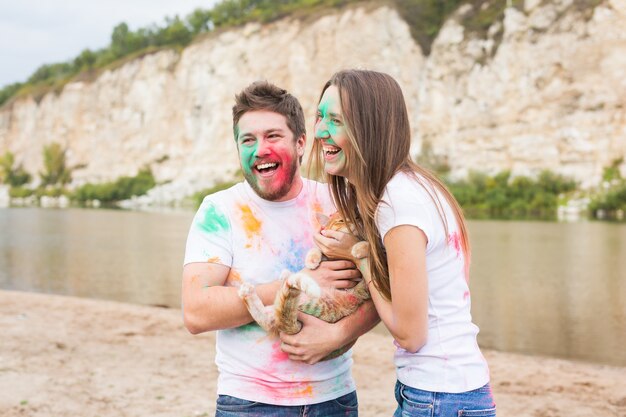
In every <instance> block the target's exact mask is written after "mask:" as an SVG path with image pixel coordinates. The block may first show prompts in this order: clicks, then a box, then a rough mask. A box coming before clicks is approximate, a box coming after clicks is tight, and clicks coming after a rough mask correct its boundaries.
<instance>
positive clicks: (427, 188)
mask: <svg viewBox="0 0 626 417" xmlns="http://www.w3.org/2000/svg"><path fill="white" fill-rule="evenodd" d="M433 191H434V188H433V187H432V185H431V184H430V183H429V182H428V180H427V179H426V178H424V177H423V176H421V175H420V174H419V173H417V172H415V171H409V172H407V171H398V172H396V173H395V174H394V176H393V177H391V179H390V180H389V182H388V183H387V186H386V187H385V195H386V196H394V195H402V194H404V193H410V194H417V195H429V194H430V193H432V192H433Z"/></svg>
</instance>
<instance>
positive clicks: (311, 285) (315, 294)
mask: <svg viewBox="0 0 626 417" xmlns="http://www.w3.org/2000/svg"><path fill="white" fill-rule="evenodd" d="M287 285H288V286H290V287H291V288H298V289H299V290H300V291H302V292H303V293H305V294H306V295H308V296H309V297H311V298H320V297H321V296H322V290H321V288H320V286H319V285H317V282H315V280H314V279H313V278H311V277H310V276H308V275H306V274H302V273H297V274H293V275H291V276H290V277H289V278H287Z"/></svg>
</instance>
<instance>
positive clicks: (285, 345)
mask: <svg viewBox="0 0 626 417" xmlns="http://www.w3.org/2000/svg"><path fill="white" fill-rule="evenodd" d="M298 321H300V322H301V323H302V330H300V332H299V333H297V334H293V335H289V334H285V333H280V340H281V342H282V343H281V345H280V348H281V349H282V351H283V352H285V353H287V354H289V359H291V360H294V361H301V362H305V363H308V364H309V365H313V364H315V363H317V362H319V361H321V360H322V359H324V358H325V357H326V356H328V355H329V354H330V353H331V352H333V351H335V350H337V349H339V348H341V347H343V346H344V345H346V344H348V343H349V342H350V341H346V340H344V337H343V335H342V334H341V328H340V326H337V325H335V324H331V323H327V322H325V321H324V320H320V319H318V318H317V317H314V316H311V315H309V314H305V313H303V312H298Z"/></svg>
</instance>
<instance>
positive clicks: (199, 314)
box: [182, 261, 360, 334]
mask: <svg viewBox="0 0 626 417" xmlns="http://www.w3.org/2000/svg"><path fill="white" fill-rule="evenodd" d="M351 266H352V268H351ZM353 266H354V265H353V264H352V263H350V262H347V261H326V262H322V263H321V264H320V266H319V268H317V269H316V270H315V271H309V270H306V271H307V273H310V274H311V275H312V276H313V277H314V278H315V279H316V280H317V281H318V282H324V283H326V284H327V285H332V286H334V287H337V288H346V287H349V286H353V285H354V282H353V280H354V279H355V278H358V277H359V276H360V273H359V272H358V270H357V269H355V268H353ZM229 272H230V268H229V267H227V266H225V265H220V264H216V263H208V262H198V263H190V264H187V265H185V267H184V268H183V287H182V304H183V318H184V323H185V327H186V328H187V330H189V332H191V333H193V334H198V333H203V332H207V331H211V330H221V329H230V328H233V327H238V326H242V325H244V324H247V323H250V322H251V321H252V316H251V315H250V313H249V312H248V309H247V307H246V305H245V304H244V302H243V301H242V300H241V298H240V297H239V295H238V288H237V287H230V286H225V283H226V278H227V277H228V274H229ZM277 278H278V277H277ZM281 284H282V282H281V281H279V280H276V281H272V282H270V283H267V284H260V285H256V286H255V290H256V292H257V294H258V295H259V298H261V301H262V302H263V305H270V304H273V303H274V298H275V297H276V291H278V289H279V288H280V286H281Z"/></svg>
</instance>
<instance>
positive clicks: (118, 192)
mask: <svg viewBox="0 0 626 417" xmlns="http://www.w3.org/2000/svg"><path fill="white" fill-rule="evenodd" d="M155 185H156V182H155V180H154V176H153V175H152V170H150V168H148V167H146V168H143V169H141V170H140V171H139V172H138V173H137V175H135V176H134V177H128V176H125V177H120V178H118V179H117V180H116V181H113V182H106V183H102V184H85V185H83V186H81V187H79V188H77V189H76V190H75V191H74V192H73V193H72V195H71V198H72V199H73V200H76V201H78V202H81V203H84V202H87V201H89V200H99V201H100V202H102V203H105V204H107V203H114V202H116V201H121V200H126V199H129V198H131V197H132V196H140V195H144V194H146V193H147V192H148V190H150V189H151V188H153V187H154V186H155Z"/></svg>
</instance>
